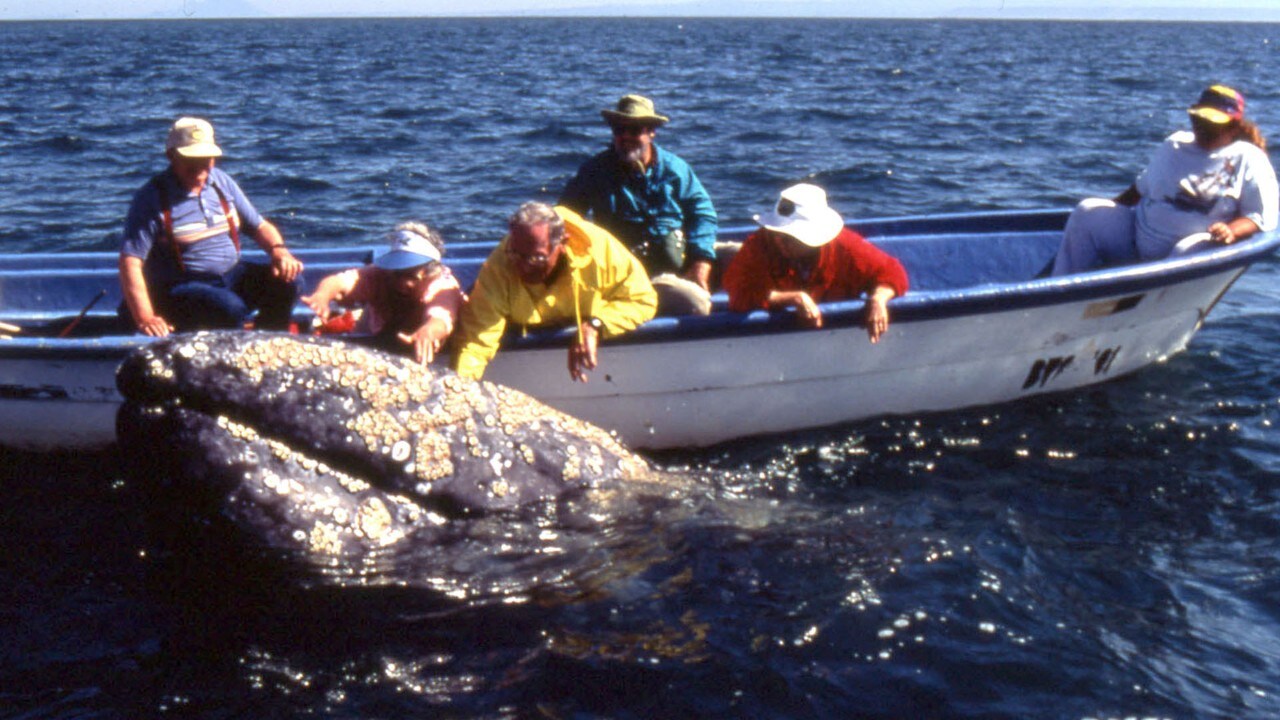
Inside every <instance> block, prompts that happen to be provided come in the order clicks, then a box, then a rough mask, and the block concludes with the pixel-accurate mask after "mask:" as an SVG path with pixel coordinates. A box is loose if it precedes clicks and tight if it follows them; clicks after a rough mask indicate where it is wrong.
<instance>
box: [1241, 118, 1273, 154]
mask: <svg viewBox="0 0 1280 720" xmlns="http://www.w3.org/2000/svg"><path fill="white" fill-rule="evenodd" d="M1235 126H1236V139H1238V140H1244V141H1245V142H1248V143H1252V144H1254V145H1257V146H1258V148H1259V149H1261V150H1266V149H1267V139H1266V138H1265V137H1263V136H1262V131H1261V130H1259V129H1258V126H1257V125H1254V124H1253V121H1252V120H1245V119H1244V118H1240V119H1239V120H1236V121H1235Z"/></svg>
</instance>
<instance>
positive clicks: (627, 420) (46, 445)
mask: <svg viewBox="0 0 1280 720" xmlns="http://www.w3.org/2000/svg"><path fill="white" fill-rule="evenodd" d="M1032 215H1033V213H1022V214H1018V213H1004V214H998V215H996V216H994V217H995V221H1004V220H1007V219H1009V218H1013V219H1015V220H1016V222H1015V223H1014V224H1015V225H1017V224H1018V223H1023V224H1026V221H1025V220H1021V219H1020V218H1024V217H1029V216H1032ZM984 217H987V216H978V215H965V216H944V217H934V218H930V219H929V220H930V221H932V222H934V223H941V227H947V222H948V221H949V220H950V219H951V218H961V219H962V220H963V221H964V222H970V223H971V224H973V225H974V226H975V227H976V228H980V229H981V228H985V229H981V231H980V232H979V230H975V231H974V233H975V234H976V236H978V237H982V234H983V233H985V234H986V235H992V233H993V232H995V231H993V230H992V229H991V228H989V227H986V226H985V225H984V223H983V222H978V220H981V219H983V218H984ZM1064 217H1065V215H1063V214H1062V213H1054V214H1052V215H1050V214H1047V213H1044V212H1043V211H1041V212H1040V213H1039V215H1035V221H1034V222H1033V223H1031V224H1032V225H1036V226H1037V227H1039V226H1040V225H1043V224H1044V223H1045V222H1049V224H1050V225H1052V224H1054V223H1060V222H1061V219H1062V218H1064ZM1045 218H1052V219H1051V220H1049V221H1046V220H1045ZM877 222H879V223H881V225H879V226H876V225H874V224H873V223H868V225H870V226H871V227H881V228H888V229H889V232H886V234H885V235H884V236H883V237H877V236H875V235H874V234H872V233H868V235H869V236H870V237H872V239H873V240H875V241H877V242H878V243H880V244H881V246H882V247H885V248H886V249H888V250H889V251H890V252H895V250H896V251H903V254H909V253H907V252H905V251H907V245H906V243H910V242H921V241H928V240H931V239H933V237H934V236H933V235H930V234H929V233H927V232H922V231H919V230H918V229H915V230H912V227H913V226H912V223H913V222H915V220H914V219H908V218H904V219H886V220H882V221H877ZM964 222H954V223H953V224H956V225H957V226H964ZM896 224H901V225H903V226H905V227H907V228H908V230H907V231H906V232H903V233H901V236H900V237H899V235H897V234H895V233H893V232H892V229H893V228H894V227H895V226H896ZM999 224H1000V223H999V222H996V225H999ZM1058 227H1060V224H1059V225H1058ZM957 232H958V231H951V232H948V233H945V235H946V236H947V237H954V236H956V235H957ZM1019 232H1023V231H1022V230H1007V229H1001V230H999V231H998V233H999V238H1000V240H1001V241H1002V242H1003V241H1006V240H1008V239H1009V238H1012V237H1016V236H1017V235H1018V234H1019ZM1026 232H1027V234H1029V235H1037V236H1038V239H1037V240H1036V241H1035V242H1036V244H1037V248H1036V249H1035V250H1034V251H1033V252H1029V253H1028V258H1024V259H1022V260H1021V265H1022V266H1023V267H1022V269H1020V270H1019V271H1017V272H1021V273H1023V276H1024V277H1030V276H1032V275H1034V274H1035V273H1034V271H1027V270H1026V268H1029V267H1031V265H1030V264H1029V263H1042V262H1043V260H1044V257H1045V253H1046V252H1049V253H1050V254H1051V252H1052V247H1053V245H1054V238H1053V234H1054V233H1053V232H1047V233H1046V231H1044V230H1043V229H1038V230H1034V231H1026ZM993 237H994V236H993ZM898 243H902V245H898ZM981 243H982V244H980V245H977V246H975V247H978V248H979V251H980V252H982V251H986V252H989V253H991V254H999V253H1000V252H1002V251H1004V250H1006V249H1007V248H1006V247H1005V246H1004V245H1001V244H1000V243H997V242H996V241H995V240H993V239H989V238H988V239H983V240H981ZM1277 244H1280V237H1278V236H1276V235H1275V234H1267V235H1264V236H1259V237H1257V238H1254V239H1250V240H1249V241H1247V242H1244V243H1240V244H1237V245H1234V246H1230V247H1223V248H1220V249H1215V250H1211V251H1208V252H1202V253H1199V254H1196V255H1190V256H1186V257H1182V258H1178V259H1170V260H1166V261H1161V262H1158V263H1150V264H1144V265H1135V266H1128V267H1123V268H1115V269H1110V270H1103V271H1098V272H1092V273H1084V274H1081V275H1076V276H1071V277H1066V278H1044V279H1027V280H1023V281H1017V282H1008V281H1006V282H991V283H985V284H979V285H970V286H967V287H954V288H950V289H948V288H947V287H945V282H946V279H945V278H942V279H937V278H935V279H934V280H932V281H930V280H927V279H926V280H925V283H924V284H925V285H926V287H925V288H924V289H922V290H913V291H912V292H909V293H908V294H907V295H906V296H904V297H902V298H897V299H895V300H893V301H892V302H891V304H890V312H891V316H892V324H891V326H890V329H889V331H888V333H887V334H886V335H885V336H884V338H882V340H881V342H879V343H878V344H872V343H870V342H869V341H868V339H867V336H866V333H865V331H864V330H863V328H862V324H861V322H862V317H863V303H862V302H861V301H848V302H841V303H830V304H826V305H824V306H823V310H824V317H825V319H826V322H825V325H824V327H823V328H821V329H816V330H815V329H804V328H801V327H799V326H798V325H797V324H796V323H795V321H794V318H793V317H791V316H790V314H788V313H774V314H770V313H765V312H755V313H749V314H736V313H716V314H713V315H712V316H710V317H703V318H658V319H655V320H653V321H651V322H650V323H648V324H646V325H645V326H644V327H642V328H641V329H639V330H637V331H635V332H633V333H631V334H628V335H626V336H623V337H621V338H617V339H614V340H611V341H609V342H606V343H603V344H602V346H601V350H600V366H599V367H598V368H597V369H596V370H595V372H594V373H593V374H592V376H591V380H590V382H588V383H585V384H582V383H573V382H571V381H570V380H569V377H568V372H567V369H566V356H565V345H566V343H567V338H568V333H567V331H562V332H541V333H533V334H530V335H529V336H527V337H523V338H514V339H512V340H511V342H510V345H509V346H508V347H506V348H504V349H503V350H502V351H501V352H499V354H498V356H497V357H496V358H495V360H494V361H493V363H492V364H491V365H490V367H489V370H488V373H487V374H486V379H488V380H492V381H495V382H500V383H502V384H505V385H509V386H511V387H514V388H517V389H519V390H523V391H525V392H527V393H529V394H531V395H533V396H535V397H537V398H539V399H541V400H542V401H543V402H546V403H547V404H549V405H551V406H553V407H556V408H558V409H560V410H563V411H565V412H568V413H570V414H572V415H575V416H578V417H581V418H583V419H586V420H588V421H591V422H593V423H596V424H598V425H600V426H602V427H605V428H609V429H612V430H615V431H617V433H618V434H619V435H620V436H621V438H622V439H623V440H624V441H626V442H627V443H629V444H631V445H633V446H635V447H642V448H670V447H688V446H705V445H711V444H714V443H718V442H722V441H726V440H730V439H734V438H740V437H746V436H753V435H760V434H769V433H778V432H787V431H792V430H798V429H803V428H812V427H822V426H827V425H832V424H837V423H844V422H850V421H856V420H861V419H866V418H871V417H876V416H881V415H888V414H912V413H922V412H930V411H939V410H949V409H957V408H963V407H970V406H977V405H986V404H994V403H1000V402H1005V401H1009V400H1014V399H1018V398H1023V397H1028V396H1032V395H1037V394H1041V393H1047V392H1056V391H1062V390H1068V389H1072V388H1078V387H1083V386H1087V385H1091V384H1094V383H1098V382H1102V381H1105V380H1108V379H1110V378H1114V377H1118V376H1120V375H1124V374H1126V373H1130V372H1132V371H1134V370H1137V369H1139V368H1142V367H1144V366H1146V365H1149V364H1151V363H1153V362H1157V361H1160V360H1162V359H1164V358H1166V357H1168V356H1169V355H1171V354H1173V353H1176V352H1178V351H1180V350H1182V349H1184V348H1185V347H1186V346H1187V343H1188V342H1189V341H1190V339H1191V337H1192V336H1193V335H1194V333H1195V332H1196V330H1197V329H1199V327H1200V326H1201V324H1202V323H1203V322H1204V320H1205V318H1206V316H1207V315H1208V314H1209V312H1210V311H1211V310H1212V308H1213V306H1214V305H1215V304H1216V303H1217V301H1218V300H1219V299H1220V298H1221V297H1222V295H1223V293H1225V292H1226V291H1227V289H1228V288H1230V286H1231V284H1232V283H1233V282H1234V281H1235V280H1236V279H1237V278H1238V277H1239V276H1240V275H1241V274H1242V273H1243V272H1244V271H1245V270H1246V269H1247V268H1248V266H1249V264H1251V263H1252V262H1254V261H1256V260H1258V259H1259V258H1262V257H1265V256H1267V255H1269V254H1270V253H1271V252H1272V251H1273V250H1274V248H1275V246H1276V245H1277ZM972 251H973V248H969V249H968V250H964V249H960V248H959V246H958V245H947V244H945V243H941V242H940V243H939V250H938V252H936V253H935V255H936V258H934V261H936V262H938V263H947V262H952V263H956V264H957V266H958V265H959V264H960V263H962V262H964V263H967V264H973V263H975V262H976V263H981V262H1000V261H1001V259H1000V258H999V257H993V258H988V257H985V255H983V256H980V257H978V259H976V260H974V259H972V257H973V252H972ZM966 253H969V255H968V256H966ZM900 256H901V254H900ZM477 257H481V256H480V255H477ZM966 257H968V258H969V259H965V258H966ZM917 262H920V261H919V260H917ZM0 267H2V263H0ZM908 269H909V271H912V272H913V282H915V278H916V276H917V275H918V276H921V277H923V276H925V275H926V274H927V273H926V272H923V271H919V272H917V271H916V270H913V268H912V267H911V266H910V265H909V266H908ZM946 272H947V269H946V268H941V269H939V273H938V276H939V277H941V275H945V273H946ZM1015 274H1016V273H1015ZM0 279H2V278H0ZM930 283H932V284H934V285H935V286H937V287H933V288H930V287H928V285H929V284H930ZM3 290H4V285H3V284H2V282H0V299H2V298H3V294H2V293H3ZM0 317H3V316H0ZM145 342H147V340H146V339H145V338H141V337H121V336H116V337H102V338H93V339H83V338H81V339H57V338H21V337H15V338H14V339H11V340H4V341H0V432H3V436H2V437H0V444H3V445H5V446H9V447H18V448H26V449H37V450H39V449H67V448H79V447H92V446H100V445H105V444H108V443H110V442H112V441H113V440H114V415H115V410H116V408H117V406H118V404H119V402H120V398H119V396H118V394H116V391H115V387H114V369H115V367H116V365H117V364H118V362H119V360H120V359H121V358H122V357H123V356H124V354H125V353H126V352H127V351H128V350H129V349H131V348H133V347H137V346H138V345H140V344H143V343H145Z"/></svg>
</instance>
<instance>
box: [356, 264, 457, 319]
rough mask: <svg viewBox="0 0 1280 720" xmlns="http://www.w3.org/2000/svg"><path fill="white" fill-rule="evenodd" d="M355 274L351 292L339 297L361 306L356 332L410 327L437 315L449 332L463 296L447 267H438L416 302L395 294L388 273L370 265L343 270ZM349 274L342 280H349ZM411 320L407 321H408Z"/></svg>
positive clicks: (390, 275)
mask: <svg viewBox="0 0 1280 720" xmlns="http://www.w3.org/2000/svg"><path fill="white" fill-rule="evenodd" d="M348 273H350V274H352V275H355V278H354V280H355V283H354V285H353V286H352V289H351V292H350V293H348V294H347V296H346V297H345V298H344V299H343V300H342V303H341V304H342V305H345V306H347V307H355V306H361V307H363V308H364V313H362V314H361V316H360V322H359V323H358V324H357V325H356V331H357V332H366V333H371V334H375V335H376V334H377V333H379V332H381V331H382V329H383V328H384V327H386V326H387V324H388V323H394V324H398V325H399V324H402V323H406V322H408V324H411V325H412V326H413V327H420V326H421V325H422V324H423V323H425V322H426V321H427V319H428V318H433V317H434V318H440V319H441V320H443V321H444V322H445V324H446V325H447V326H448V328H449V331H450V332H453V322H454V320H455V319H456V318H457V317H458V310H459V309H461V307H462V303H463V302H465V301H466V299H467V296H466V294H465V293H463V292H462V286H461V285H459V284H458V280H457V279H456V278H454V276H453V273H452V272H450V271H449V268H447V267H445V268H441V272H440V274H439V275H437V276H436V277H435V278H433V279H432V280H431V282H430V283H428V284H427V289H426V290H424V291H423V293H422V296H421V297H419V298H416V302H407V301H406V300H405V299H404V298H401V297H399V296H397V295H395V294H394V293H393V292H392V291H391V290H392V286H391V282H390V281H391V277H392V274H391V273H390V272H389V271H386V270H380V269H378V268H376V267H374V266H372V265H366V266H364V267H360V268H354V269H352V270H347V271H346V272H344V273H343V275H348ZM350 279H351V278H350V277H349V276H348V277H344V278H343V280H345V281H350ZM409 321H411V322H409Z"/></svg>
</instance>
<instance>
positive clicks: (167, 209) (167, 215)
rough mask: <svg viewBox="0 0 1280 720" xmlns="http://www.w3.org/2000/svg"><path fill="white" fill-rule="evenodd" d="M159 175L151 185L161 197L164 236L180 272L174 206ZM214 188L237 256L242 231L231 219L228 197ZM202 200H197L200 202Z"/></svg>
mask: <svg viewBox="0 0 1280 720" xmlns="http://www.w3.org/2000/svg"><path fill="white" fill-rule="evenodd" d="M160 177H161V176H159V175H157V176H155V177H154V178H152V179H151V184H152V185H155V186H156V192H157V193H158V194H159V195H160V214H161V215H163V216H164V234H165V237H166V238H167V239H168V241H169V249H170V250H172V251H173V257H174V259H175V260H176V261H177V263H178V271H179V272H181V271H182V270H183V267H182V248H181V247H179V246H178V239H177V238H176V237H174V235H173V206H172V205H171V204H170V203H169V193H167V192H165V188H164V184H163V183H161V182H160ZM209 185H210V186H212V187H213V191H214V192H215V193H217V194H218V202H220V203H222V217H223V218H224V219H225V220H226V221H227V230H228V231H229V232H230V234H231V244H232V245H235V246H236V255H239V254H240V230H239V228H238V227H237V224H238V223H237V221H238V219H239V216H237V217H236V218H232V217H231V205H230V204H228V203H227V196H226V195H223V194H222V189H221V188H219V187H218V186H217V185H214V184H213V183H209ZM199 201H200V198H199V197H197V198H196V202H199Z"/></svg>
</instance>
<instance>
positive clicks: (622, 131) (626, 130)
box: [612, 125, 653, 137]
mask: <svg viewBox="0 0 1280 720" xmlns="http://www.w3.org/2000/svg"><path fill="white" fill-rule="evenodd" d="M612 127H613V134H614V135H615V136H618V137H625V136H628V135H636V136H640V135H644V134H646V133H650V132H653V128H651V127H649V126H648V125H614V126H612Z"/></svg>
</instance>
